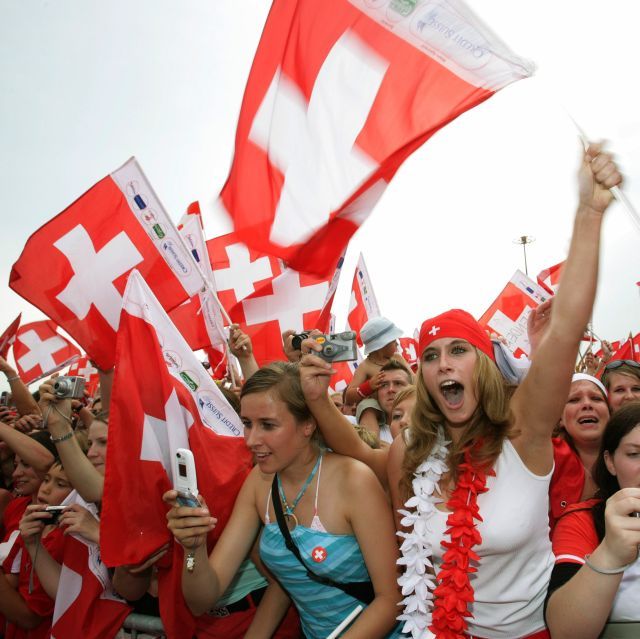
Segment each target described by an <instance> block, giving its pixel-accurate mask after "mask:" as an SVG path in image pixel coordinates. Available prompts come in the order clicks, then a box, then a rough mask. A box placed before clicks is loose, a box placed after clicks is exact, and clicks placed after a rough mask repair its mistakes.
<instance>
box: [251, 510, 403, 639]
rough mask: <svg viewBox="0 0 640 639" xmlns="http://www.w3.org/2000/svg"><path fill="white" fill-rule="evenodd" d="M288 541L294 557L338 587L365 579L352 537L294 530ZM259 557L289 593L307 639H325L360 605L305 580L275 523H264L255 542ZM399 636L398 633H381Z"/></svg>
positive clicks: (343, 593) (336, 591) (299, 529)
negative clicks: (294, 548) (292, 545)
mask: <svg viewBox="0 0 640 639" xmlns="http://www.w3.org/2000/svg"><path fill="white" fill-rule="evenodd" d="M291 538H292V539H293V541H294V543H295V544H296V545H297V546H298V549H299V550H300V555H301V556H302V559H303V560H304V562H305V563H306V564H307V565H308V566H309V568H310V569H311V570H312V571H313V572H314V573H316V574H317V575H322V576H325V577H329V578H330V579H333V580H334V581H337V582H340V583H347V582H350V581H369V573H368V572H367V568H366V566H365V564H364V558H363V556H362V552H361V551H360V546H359V545H358V542H357V540H356V538H355V536H354V535H332V534H331V533H328V532H320V531H318V530H315V529H312V528H307V527H305V526H296V528H295V529H294V530H293V531H291ZM260 557H261V558H262V561H263V562H264V563H265V565H266V566H267V567H268V568H269V570H271V572H272V573H273V574H274V575H275V576H276V577H277V578H278V581H279V582H280V583H281V584H282V586H283V587H284V588H285V590H286V591H287V592H288V593H289V595H291V597H292V598H293V601H294V603H295V605H296V608H297V609H298V612H299V613H300V620H301V622H302V629H303V631H304V634H305V637H306V638H307V639H325V638H326V637H327V636H328V635H329V634H331V632H333V630H334V629H335V628H336V626H338V625H339V624H340V623H341V622H342V621H343V619H345V618H346V617H347V616H348V615H349V613H350V612H351V611H352V610H353V609H354V608H355V607H356V606H357V605H359V604H361V602H360V601H358V600H357V599H355V598H354V597H351V596H350V595H348V594H347V593H345V592H343V591H342V590H340V589H338V588H333V587H331V586H323V585H322V584H319V583H316V582H315V581H312V580H311V579H309V577H307V573H306V572H305V569H304V568H303V567H302V565H301V564H300V562H299V561H298V560H297V559H296V557H295V556H294V554H293V553H292V552H291V551H289V550H287V547H286V546H285V543H284V538H283V537H282V534H281V533H280V529H279V528H278V524H277V523H276V522H273V523H267V524H266V525H265V527H264V531H263V533H262V538H261V539H260ZM314 557H315V560H314ZM392 637H402V634H400V631H399V630H398V629H397V628H396V630H394V631H392V632H391V633H390V634H388V635H387V638H388V639H391V638H392Z"/></svg>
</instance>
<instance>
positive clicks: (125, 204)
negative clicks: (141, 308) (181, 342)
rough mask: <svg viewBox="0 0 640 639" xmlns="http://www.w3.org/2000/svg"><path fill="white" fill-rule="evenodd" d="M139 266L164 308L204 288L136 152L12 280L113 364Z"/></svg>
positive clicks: (30, 248) (71, 211)
mask: <svg viewBox="0 0 640 639" xmlns="http://www.w3.org/2000/svg"><path fill="white" fill-rule="evenodd" d="M133 267H136V268H137V269H138V270H139V271H140V272H141V273H142V275H143V276H144V278H145V279H146V281H147V282H148V284H149V286H150V287H151V288H152V290H153V291H154V293H155V295H156V296H157V297H158V299H159V300H160V301H161V303H162V304H163V306H164V307H165V308H173V307H174V306H177V305H178V304H180V303H181V302H183V301H184V300H185V299H186V298H187V297H188V296H190V295H195V294H196V293H197V291H198V290H200V288H201V286H202V278H201V277H200V274H199V272H198V271H197V270H196V269H195V268H194V266H193V258H192V256H191V254H190V253H189V252H188V250H187V249H186V248H185V246H184V243H183V241H182V239H181V238H180V236H179V235H178V232H177V230H176V229H175V227H174V225H173V223H172V222H171V219H170V218H169V216H168V215H167V213H166V211H165V210H164V209H163V208H162V204H161V203H160V201H159V200H158V198H157V196H156V195H155V193H154V191H153V189H152V187H151V185H150V184H149V183H148V181H147V179H146V177H145V176H144V174H143V173H142V170H141V169H140V167H139V165H138V164H137V162H136V161H135V159H133V158H132V159H131V160H129V161H128V162H127V163H126V164H124V165H123V166H122V167H120V168H119V169H117V170H116V171H114V172H113V173H112V174H111V175H109V176H107V177H105V178H104V179H102V180H100V182H98V183H97V184H95V185H94V186H93V187H91V188H90V189H89V190H88V191H87V192H86V193H85V194H84V195H82V196H81V197H80V198H78V199H77V200H76V201H75V202H74V203H73V204H71V205H70V206H69V207H68V208H66V209H65V210H64V211H63V212H62V213H60V214H59V215H57V216H56V217H54V218H53V219H52V220H51V221H49V222H47V223H46V224H45V225H44V226H42V227H41V228H40V229H38V230H37V231H36V232H35V233H34V234H33V235H32V236H31V237H30V238H29V239H28V240H27V244H26V245H25V247H24V250H23V251H22V254H21V255H20V257H19V258H18V261H17V262H16V263H15V264H14V265H13V269H12V271H11V277H10V281H9V285H10V287H11V288H12V289H13V290H14V291H15V292H16V293H18V295H21V296H22V297H24V298H25V299H26V300H27V301H29V302H31V303H32V304H33V305H34V306H37V307H38V308H39V309H40V310H41V311H42V312H43V313H44V314H45V315H47V317H49V318H51V319H52V320H54V321H55V322H56V323H57V324H59V325H60V326H61V327H62V328H64V330H65V331H67V332H68V333H69V335H71V336H72V337H73V338H74V339H75V340H76V341H77V342H78V344H80V345H81V346H82V348H83V349H84V350H85V351H86V352H87V353H88V355H89V356H90V357H91V359H92V360H93V361H94V362H96V364H97V365H98V366H99V367H100V368H101V369H104V370H107V369H110V368H112V367H113V363H114V353H115V339H116V331H117V330H118V321H119V318H120V307H121V305H122V291H124V287H125V284H126V278H127V275H128V273H129V272H130V271H131V269H132V268H133ZM43 272H46V286H43V283H42V274H43Z"/></svg>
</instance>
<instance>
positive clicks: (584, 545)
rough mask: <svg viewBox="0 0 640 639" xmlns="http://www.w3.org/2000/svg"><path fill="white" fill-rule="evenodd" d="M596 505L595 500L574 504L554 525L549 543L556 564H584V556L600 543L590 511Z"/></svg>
mask: <svg viewBox="0 0 640 639" xmlns="http://www.w3.org/2000/svg"><path fill="white" fill-rule="evenodd" d="M597 503H598V500H597V499H589V500H588V501H583V502H580V503H579V504H574V505H573V506H572V507H571V510H570V511H569V512H567V513H566V514H565V515H563V516H562V517H561V518H560V519H559V520H558V522H557V523H556V527H555V529H554V531H553V538H552V539H551V543H552V546H553V554H554V555H555V556H556V563H557V564H562V563H573V564H584V556H585V555H589V554H591V553H592V552H593V551H594V550H595V549H596V548H597V547H598V545H599V543H600V542H599V541H598V534H597V533H596V527H595V525H594V523H593V514H592V511H591V508H592V506H593V505H594V504H597Z"/></svg>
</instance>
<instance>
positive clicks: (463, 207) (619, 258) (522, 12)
mask: <svg viewBox="0 0 640 639" xmlns="http://www.w3.org/2000/svg"><path fill="white" fill-rule="evenodd" d="M469 4H470V5H471V6H472V7H473V9H474V10H475V11H476V12H477V13H478V14H479V15H480V16H481V17H482V18H483V19H484V20H485V21H486V22H487V23H488V24H489V25H490V26H491V27H492V28H493V29H494V31H496V32H497V33H498V34H499V35H500V36H501V37H502V38H503V40H505V41H506V42H507V43H508V44H509V45H510V46H511V48H512V49H513V51H514V52H515V53H517V54H518V55H521V56H524V57H526V58H529V59H530V60H532V61H533V62H535V64H536V65H537V73H536V75H535V77H534V78H532V79H529V80H525V81H521V82H518V83H516V84H515V85H512V86H510V87H508V88H506V89H504V90H503V91H502V92H500V93H499V94H497V95H495V96H494V97H492V98H491V99H490V100H488V101H487V102H485V103H484V104H482V105H480V106H479V107H477V108H476V109H474V110H472V111H471V112H469V113H467V114H465V115H464V116H462V117H461V118H459V119H458V120H457V121H456V122H454V123H452V124H451V125H449V126H448V127H446V128H445V129H443V130H442V131H440V132H439V133H438V134H437V135H436V136H434V138H432V140H430V141H429V142H427V143H426V144H425V145H424V146H423V147H422V148H421V149H419V150H418V151H417V152H416V153H415V154H414V155H413V156H412V157H411V158H410V159H409V160H408V161H407V162H406V163H405V165H404V166H403V168H402V169H401V170H400V171H399V172H398V174H397V175H396V177H395V179H394V181H393V182H392V183H391V185H390V187H389V188H388V189H387V192H386V193H385V195H384V196H383V199H382V200H381V202H380V204H379V205H378V207H377V208H376V210H375V211H374V214H373V215H372V217H371V218H370V219H369V221H368V222H367V223H366V224H365V226H364V227H363V228H362V229H361V230H360V231H359V232H358V234H357V235H356V236H355V238H354V240H353V241H352V243H351V247H350V249H349V252H348V255H347V262H346V266H345V269H344V274H343V281H342V282H341V286H340V288H339V292H338V296H337V298H336V304H335V309H334V310H335V312H336V314H337V316H338V322H337V325H338V327H342V326H343V324H344V320H345V316H346V311H347V301H348V295H349V288H350V284H351V278H352V276H353V269H354V267H355V263H356V261H357V257H358V253H359V252H360V251H362V252H363V253H364V256H365V260H366V262H367V266H368V269H369V273H370V275H371V279H372V282H373V287H374V289H375V292H376V296H377V298H378V301H379V304H380V307H381V310H382V313H383V314H385V315H387V316H389V317H390V318H392V319H393V320H394V321H395V322H396V323H397V324H398V325H399V326H401V327H402V328H403V329H404V330H405V332H406V334H409V335H410V334H411V333H412V332H413V329H414V328H415V327H416V326H418V325H419V324H420V322H421V321H422V320H423V319H424V318H426V317H428V316H430V315H433V314H435V313H438V312H441V311H443V310H445V309H446V308H450V307H452V306H456V307H462V308H465V309H467V310H469V311H470V312H471V313H473V314H474V315H476V316H480V315H481V314H482V313H483V312H484V311H485V310H486V308H487V307H488V306H489V304H490V303H491V302H492V300H493V299H494V297H495V296H496V295H497V293H498V292H499V291H500V290H501V288H502V287H503V286H504V284H505V283H506V281H507V280H508V279H509V277H510V276H511V275H512V273H513V272H514V270H515V269H516V268H521V269H524V264H523V259H522V248H521V247H520V246H518V245H516V244H514V243H513V240H514V239H515V238H517V237H518V236H521V235H525V234H526V235H530V236H533V237H535V242H534V243H533V244H531V246H530V247H529V249H528V258H529V273H530V274H533V276H534V277H535V274H536V273H537V272H538V271H539V270H541V269H542V268H544V267H547V266H550V265H552V264H555V263H556V262H559V261H561V260H562V259H564V257H565V252H566V249H567V247H568V241H569V235H570V229H571V224H572V218H573V212H574V210H575V205H576V180H575V171H576V168H577V162H578V157H579V152H580V145H579V142H578V139H577V135H576V132H575V130H574V128H573V125H572V124H571V121H570V120H569V118H568V117H567V115H566V112H570V113H571V114H572V116H573V117H574V118H575V119H576V120H577V121H578V122H579V123H580V124H581V126H582V127H583V128H584V129H585V130H586V131H587V132H588V134H589V135H591V136H593V137H594V138H598V137H603V138H607V139H608V140H610V147H611V149H612V150H614V151H615V152H616V154H617V156H618V158H619V161H620V164H621V166H622V167H623V170H624V172H625V175H626V179H627V182H626V186H625V191H626V193H627V194H628V196H629V198H630V199H631V201H632V202H635V204H636V207H637V208H639V209H640V104H639V100H638V98H637V94H638V91H637V76H638V70H637V64H638V60H639V56H638V51H637V46H638V39H637V25H638V23H639V22H640V3H638V2H636V1H634V0H609V1H608V2H607V3H603V2H595V1H592V0H563V1H562V2H558V1H557V0H556V1H554V2H552V1H551V0H539V1H538V2H535V3H532V2H524V1H523V0H511V1H509V2H507V1H506V0H482V1H480V0H474V1H472V2H469ZM269 6H270V2H268V1H267V0H243V1H242V2H239V1H238V0H183V1H182V2H176V1H175V0H173V1H170V0H134V1H128V2H125V1H124V0H111V1H110V2H103V1H98V0H53V1H50V0H42V1H36V0H0V96H1V99H0V139H1V140H2V144H1V145H0V176H1V177H0V179H1V180H2V182H1V184H0V187H1V188H0V202H1V204H2V223H3V225H2V226H3V232H2V234H1V235H0V260H1V263H0V264H1V269H2V272H4V274H5V281H7V280H8V276H9V271H10V268H11V264H12V263H13V262H14V261H15V259H16V258H17V257H18V255H19V253H20V251H21V250H22V247H23V246H24V243H25V241H26V239H27V237H28V236H29V235H30V234H31V233H32V232H34V231H35V230H36V229H37V228H38V227H39V226H40V225H42V224H43V223H44V222H46V221H47V220H48V219H50V218H51V217H53V216H54V215H55V214H57V213H58V212H59V211H61V210H62V209H63V208H65V207H66V206H67V205H68V204H70V203H71V202H72V201H73V200H74V199H75V198H77V197H78V196H79V195H80V194H82V193H83V192H84V191H85V190H86V189H87V188H89V187H90V186H91V185H92V184H94V183H95V182H97V181H98V180H100V179H101V178H102V177H104V176H105V175H107V174H108V173H110V172H111V171H113V170H114V169H115V168H117V167H118V166H120V165H121V164H122V163H123V162H124V161H125V160H126V159H127V158H128V157H130V156H131V155H135V156H136V157H137V159H138V161H139V162H140V164H141V165H142V167H143V169H144V171H145V172H146V174H147V176H148V178H149V179H150V181H151V183H152V184H153V186H154V187H155V190H156V191H157V193H158V195H159V196H160V198H161V199H162V201H163V202H164V204H165V207H166V208H167V210H168V211H169V213H170V214H171V216H172V217H173V218H174V220H177V219H178V218H179V217H180V216H181V214H182V212H183V210H184V208H185V207H186V205H187V204H188V203H189V202H191V201H192V200H194V199H199V200H200V201H201V204H202V208H203V211H204V214H205V217H206V221H207V227H208V232H209V235H212V234H219V233H223V232H227V231H229V230H230V227H229V225H228V222H227V221H226V220H224V219H221V218H219V217H214V214H213V206H212V204H213V202H214V200H215V198H216V196H217V194H218V192H219V190H220V188H221V187H222V184H223V183H224V180H225V178H226V175H227V171H228V169H229V165H230V162H231V158H232V154H233V142H234V135H235V125H236V121H237V116H238V111H239V108H240V102H241V99H242V93H243V90H244V85H245V82H246V77H247V74H248V72H249V68H250V65H251V61H252V59H253V54H254V52H255V48H256V46H257V42H258V39H259V37H260V32H261V29H262V26H263V24H264V21H265V19H266V15H267V12H268V9H269ZM639 240H640V232H639V231H638V230H637V229H636V227H635V226H634V225H633V224H632V223H631V222H630V221H629V220H628V218H627V215H626V213H625V212H624V211H623V210H622V208H621V207H620V206H619V205H616V206H614V207H612V209H611V210H610V213H609V217H608V221H607V223H606V224H605V229H604V240H603V248H602V258H603V259H602V269H601V281H600V290H599V294H598V301H597V304H596V309H595V312H594V328H595V331H596V333H597V334H599V335H601V336H602V337H606V338H610V339H616V338H620V337H622V336H624V335H626V333H628V331H630V330H633V331H638V330H640V295H639V293H638V289H637V287H636V285H635V282H636V281H638V280H640V251H638V243H639ZM45 277H46V273H43V278H45ZM0 302H1V303H0V332H1V331H2V330H4V328H5V327H6V326H7V325H8V324H9V322H10V321H11V320H12V319H13V318H14V317H15V315H17V313H18V312H19V311H22V312H23V321H25V322H26V321H34V320H37V319H43V317H42V315H41V313H40V312H39V311H37V310H36V309H34V308H33V307H31V306H30V305H28V304H27V303H26V302H24V301H23V300H21V299H20V298H19V297H18V296H16V295H15V294H14V293H13V292H12V291H10V290H9V289H8V288H6V287H5V288H3V289H2V292H1V293H0ZM3 387H4V386H3Z"/></svg>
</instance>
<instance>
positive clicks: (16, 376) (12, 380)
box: [7, 375, 20, 383]
mask: <svg viewBox="0 0 640 639" xmlns="http://www.w3.org/2000/svg"><path fill="white" fill-rule="evenodd" d="M16 379H20V375H12V376H11V377H7V381H8V382H9V383H11V382H15V381H16Z"/></svg>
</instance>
